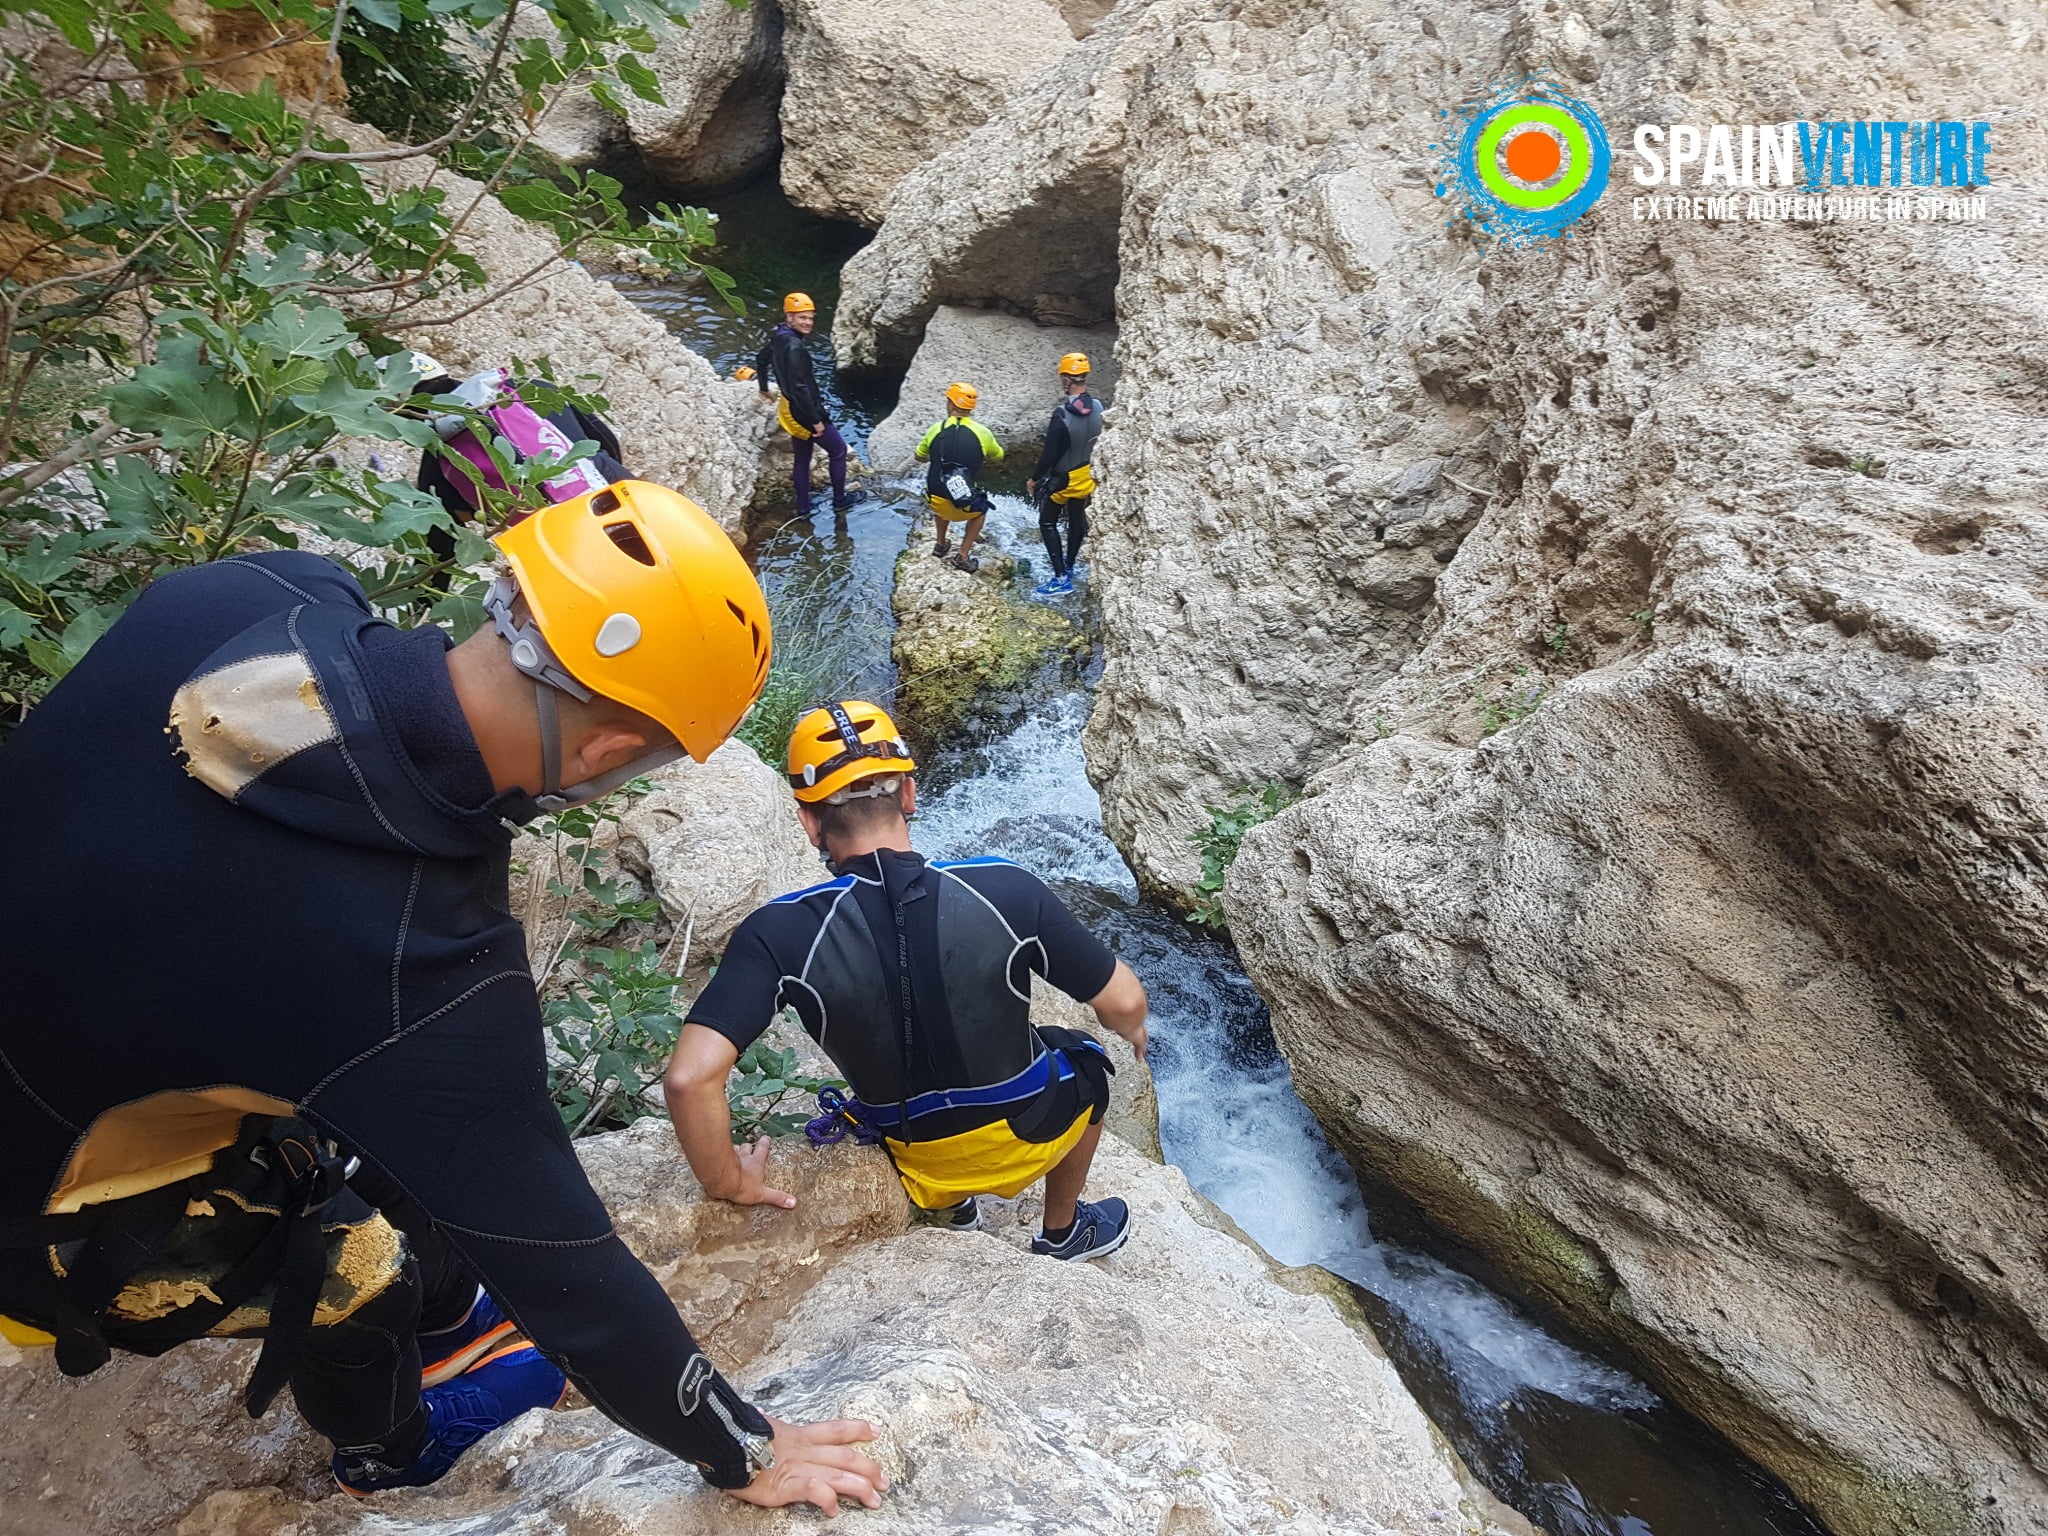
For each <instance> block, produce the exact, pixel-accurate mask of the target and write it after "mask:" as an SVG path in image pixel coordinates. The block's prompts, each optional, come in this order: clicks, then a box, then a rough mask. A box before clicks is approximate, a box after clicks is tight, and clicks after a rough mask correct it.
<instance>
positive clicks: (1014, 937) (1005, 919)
mask: <svg viewBox="0 0 2048 1536" xmlns="http://www.w3.org/2000/svg"><path fill="white" fill-rule="evenodd" d="M939 873H940V874H942V875H944V876H945V877H946V878H947V879H948V880H953V881H956V882H958V884H959V886H960V888H961V889H962V890H965V891H973V892H974V899H975V900H976V901H978V902H980V903H981V904H982V905H983V906H985V907H987V908H988V909H989V911H991V912H993V913H995V915H996V921H997V922H999V923H1001V924H1002V925H1003V932H1005V933H1007V934H1008V935H1009V936H1010V940H1011V942H1012V943H1013V944H1016V945H1019V946H1022V945H1023V944H1025V943H1026V942H1028V941H1027V940H1026V939H1025V938H1024V936H1023V935H1022V934H1020V933H1019V932H1017V929H1016V925H1015V924H1013V923H1012V922H1011V921H1010V918H1009V915H1008V914H1007V913H1006V912H1004V911H1003V909H1002V908H1001V907H999V906H997V905H996V904H995V903H994V902H993V901H990V900H989V899H988V897H987V896H985V895H984V894H983V893H982V892H980V891H978V890H975V887H974V882H973V881H971V880H968V879H966V878H965V877H964V876H961V875H958V874H956V873H954V872H953V871H952V870H951V869H941V870H940V871H939ZM1036 937H1037V935H1036V934H1033V935H1032V938H1036ZM1043 947H1044V946H1043V945H1041V946H1040V948H1041V950H1042V949H1043Z"/></svg>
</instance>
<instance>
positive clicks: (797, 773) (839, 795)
mask: <svg viewBox="0 0 2048 1536" xmlns="http://www.w3.org/2000/svg"><path fill="white" fill-rule="evenodd" d="M788 768H789V787H790V788H791V789H793V790H795V791H796V797H797V799H799V800H801V801H803V802H804V803H805V804H806V805H820V804H830V805H841V804H844V803H845V802H846V801H848V800H861V799H865V798H867V797H868V796H870V795H890V794H894V793H895V792H896V788H897V786H898V785H900V784H901V783H902V782H903V775H904V774H906V773H915V772H916V771H917V761H916V759H915V758H913V757H912V756H911V755H910V748H909V747H908V746H906V745H904V741H903V736H902V733H901V732H899V731H898V730H897V729H896V722H895V721H894V720H891V719H890V718H889V716H888V714H887V713H886V712H885V711H884V710H883V709H882V708H881V707H880V706H879V705H875V704H870V703H868V702H867V701H866V700H864V699H844V700H841V701H840V702H839V703H837V704H821V705H819V706H818V707H817V708H816V709H814V710H812V711H810V713H808V714H806V715H805V716H804V717H803V719H801V720H799V721H797V723H796V729H795V730H794V731H792V732H790V736H789V758H788Z"/></svg>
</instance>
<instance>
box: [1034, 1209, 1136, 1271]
mask: <svg viewBox="0 0 2048 1536" xmlns="http://www.w3.org/2000/svg"><path fill="white" fill-rule="evenodd" d="M1130 1235H1131V1208H1130V1207H1129V1206H1127V1205H1125V1204H1124V1203H1123V1201H1121V1200H1119V1199H1117V1198H1116V1197H1115V1196H1114V1195H1112V1196H1110V1197H1109V1198H1108V1199H1107V1200H1102V1201H1089V1200H1076V1201H1075V1202H1074V1229H1073V1230H1072V1231H1071V1232H1069V1233H1068V1234H1067V1235H1066V1236H1065V1237H1064V1238H1062V1239H1061V1240H1060V1241H1059V1242H1057V1243H1055V1242H1050V1241H1048V1240H1047V1238H1046V1236H1045V1234H1044V1233H1043V1232H1040V1233H1039V1234H1038V1236H1036V1237H1034V1238H1033V1239H1031V1251H1032V1252H1033V1253H1042V1254H1044V1255H1046V1256H1047V1257H1048V1258H1054V1259H1099V1258H1102V1257H1104V1256H1106V1255H1108V1254H1112V1253H1115V1252H1116V1251H1117V1249H1119V1248H1121V1247H1123V1245H1124V1239H1125V1238H1127V1237H1129V1236H1130Z"/></svg>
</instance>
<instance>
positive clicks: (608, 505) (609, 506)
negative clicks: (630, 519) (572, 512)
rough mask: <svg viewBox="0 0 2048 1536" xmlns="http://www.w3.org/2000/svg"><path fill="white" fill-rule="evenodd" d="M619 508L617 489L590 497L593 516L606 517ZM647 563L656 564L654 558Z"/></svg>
mask: <svg viewBox="0 0 2048 1536" xmlns="http://www.w3.org/2000/svg"><path fill="white" fill-rule="evenodd" d="M618 510H619V493H618V492H617V491H612V490H604V491H599V492H598V493H597V494H596V495H595V496H593V497H591V498H590V515H591V516H592V517H604V516H606V515H608V514H609V513H613V512H616V511H618ZM647 563H648V564H649V565H652V564H654V562H653V561H652V560H650V561H648V562H647Z"/></svg>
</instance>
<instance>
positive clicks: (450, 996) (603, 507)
mask: <svg viewBox="0 0 2048 1536" xmlns="http://www.w3.org/2000/svg"><path fill="white" fill-rule="evenodd" d="M496 542H497V545H498V549H499V553H500V555H501V556H502V557H503V559H504V560H505V561H506V565H507V568H506V574H505V575H504V576H503V577H502V578H501V579H500V581H499V582H498V583H497V584H496V586H495V587H494V588H493V589H492V591H491V594H490V596H489V598H487V600H486V609H487V612H488V613H489V615H490V619H491V622H490V623H488V624H486V625H485V627H484V628H482V629H481V630H479V631H478V632H477V634H475V635H474V636H472V637H471V638H470V639H468V640H465V641H464V642H463V643H462V644H460V645H458V646H455V647H454V648H453V649H452V650H451V649H450V647H449V643H448V640H447V637H446V636H445V635H444V634H443V632H442V631H440V630H439V629H436V628H434V627H433V626H431V625H429V626H424V627H422V628H419V629H414V630H410V631H407V630H400V629H397V628H395V627H393V626H392V625H390V624H388V623H386V622H385V621H383V620H381V619H379V618H377V617H376V615H375V614H374V613H373V612H372V610H371V608H370V604H369V602H368V601H367V600H366V599H365V597H364V594H363V591H362V588H361V587H359V586H358V585H357V584H356V582H355V581H354V579H353V578H351V577H350V576H349V575H348V574H347V573H346V572H345V571H343V570H342V569H341V567H339V566H337V565H335V564H333V563H332V562H331V561H328V560H324V559H321V558H320V557H318V556H315V555H311V554H306V553H302V552H299V551H291V550H284V551H276V552H270V553H260V554H247V555H239V556H236V557H234V558H232V559H228V560H222V561H219V562H217V563H215V564H211V565H203V566H198V567H195V568H193V569H190V570H186V571H180V572H177V573H175V574H171V575H166V576H162V577H159V578H158V579H157V580H156V581H155V582H154V583H152V584H151V585H150V587H149V588H148V589H147V590H146V591H144V592H143V593H142V595H141V596H140V597H139V598H137V599H136V601H135V603H134V605H133V606H132V607H131V608H130V609H129V610H128V612H127V613H126V615H124V616H123V617H122V618H121V620H120V621H119V622H118V623H116V624H115V625H114V626H113V628H112V629H110V630H109V631H108V632H107V633H106V635H105V636H103V637H102V638H101V639H100V641H99V642H98V644H96V645H95V646H93V648H92V649H91V651H90V652H89V653H88V654H87V655H86V656H85V658H84V659H83V660H82V661H80V662H79V664H78V665H77V666H76V667H75V668H73V669H72V671H71V672H70V673H69V674H68V675H67V676H66V677H65V678H64V680H63V681H62V682H61V683H59V684H58V685H57V686H56V688H54V689H53V690H51V692H50V694H49V696H48V697H47V698H46V699H45V700H44V701H43V702H42V704H40V705H39V706H38V707H37V708H36V710H35V711H34V713H32V714H31V715H30V716H29V717H28V719H27V721H26V722H24V723H23V724H22V725H21V726H20V727H19V729H17V730H16V731H15V732H14V734H13V736H12V737H11V738H10V739H9V740H8V741H7V742H6V744H5V745H4V746H0V868H5V869H6V870H7V871H9V875H10V878H8V879H7V880H5V881H0V975H4V976H5V977H6V978H7V1006H6V1007H5V1008H4V1009H0V1314H4V1316H5V1318H6V1319H7V1320H8V1321H7V1329H6V1331H7V1333H8V1335H9V1336H10V1337H11V1338H15V1339H17V1340H20V1339H24V1338H27V1339H32V1340H39V1341H42V1342H48V1343H51V1344H53V1345H54V1353H55V1356H56V1362H57V1364H58V1366H59V1367H60V1368H61V1369H62V1370H64V1371H65V1372H67V1373H68V1374H72V1375H80V1374H84V1373H85V1372H87V1371H90V1370H92V1369H94V1368H96V1367H97V1366H98V1365H100V1364H102V1363H104V1362H105V1360H106V1359H107V1358H108V1354H109V1351H110V1350H125V1351H131V1352H135V1353H141V1354H150V1355H153V1354H160V1353H162V1352H163V1351H165V1350H166V1349H168V1348H171V1347H172V1346H174V1345H176V1344H179V1343H182V1342H184V1341H186V1340H189V1339H192V1338H197V1337H200V1336H202V1335H207V1334H211V1335H215V1336H220V1335H235V1334H248V1333H256V1334H260V1335H262V1336H263V1337H264V1340H265V1343H264V1350H263V1353H262V1356H261V1358H260V1360H259V1362H258V1365H257V1368H256V1371H255V1374H254V1376H253V1377H252V1378H251V1382H250V1388H249V1394H248V1401H249V1405H250V1407H251V1409H252V1411H259V1412H260V1411H261V1409H262V1408H263V1407H264V1406H265V1405H267V1403H268V1402H269V1401H270V1399H271V1398H272V1397H273V1396H274V1395H275V1393H276V1392H277V1391H278V1390H279V1388H280V1387H281V1386H283V1385H285V1384H286V1383H289V1385H290V1387H291V1389H292V1394H293V1397H294V1398H295V1400H296V1401H297V1403H298V1407H299V1411H300V1413H301V1414H302V1415H303V1416H304V1418H305V1419H306V1421H307V1422H308V1423H309V1424H310V1425H312V1427H313V1428H314V1429H315V1430H317V1431H318V1432H319V1433H321V1434H322V1435H325V1436H326V1437H327V1438H328V1439H329V1440H331V1441H333V1442H334V1445H335V1454H334V1462H333V1467H334V1474H335V1477H336V1479H337V1481H338V1482H339V1483H340V1484H341V1486H342V1487H343V1488H344V1489H346V1490H348V1491H349V1492H351V1493H356V1494H367V1493H374V1492H376V1491H378V1490H380V1489H386V1488H393V1487H402V1486H414V1485H419V1484H424V1483H430V1482H433V1481H434V1480H436V1479H437V1478H439V1477H440V1476H441V1475H442V1474H444V1473H445V1472H446V1471H447V1470H448V1469H449V1467H450V1466H451V1465H453V1463H454V1462H455V1460H456V1458H457V1457H459V1456H460V1455H461V1453H462V1452H463V1450H464V1449H466V1448H467V1447H468V1446H469V1445H471V1444H473V1443H474V1442H475V1441H476V1440H477V1439H479V1438H480V1437H481V1436H483V1435H484V1434H486V1433H488V1432H489V1431H490V1430H492V1429H495V1428H497V1427H498V1426H499V1425H501V1424H503V1423H505V1422H507V1421H508V1420H510V1419H512V1418H515V1417H517V1416H518V1415H519V1414H520V1413H522V1412H525V1411H527V1410H529V1409H531V1408H536V1407H550V1406H552V1405H554V1403H555V1402H557V1401H558V1400H559V1398H560V1397H561V1395H562V1393H563V1390H564V1387H565V1377H564V1373H565V1372H566V1373H567V1379H568V1380H573V1381H574V1382H575V1383H576V1384H577V1386H579V1387H580V1388H581V1389H582V1391H583V1393H584V1395H585V1396H586V1397H588V1398H589V1399H590V1401H591V1402H592V1403H594V1404H596V1405H597V1406H598V1407H599V1408H600V1409H602V1410H603V1411H604V1412H605V1413H606V1414H608V1415H610V1416H611V1417H612V1418H614V1419H616V1420H617V1421H618V1422H619V1423H621V1424H623V1425H625V1426H626V1427H627V1428H629V1429H631V1430H633V1431H634V1432H635V1433H636V1434H639V1435H642V1436H644V1437H645V1438H647V1439H648V1440H651V1441H653V1442H654V1443H655V1444H657V1445H659V1446H662V1447H663V1448H665V1449H667V1450H669V1451H671V1452H673V1453H674V1454H676V1455H678V1456H681V1457H685V1458H687V1459H689V1460H691V1461H694V1462H696V1463H697V1464H698V1466H699V1467H700V1468H701V1469H702V1470H703V1473H704V1475H705V1477H706V1479H707V1480H708V1481H710V1482H712V1483H714V1484H716V1485H717V1486H718V1487H721V1488H724V1489H727V1490H729V1491H730V1492H732V1493H733V1494H735V1495H736V1496H737V1497H739V1498H741V1499H743V1500H746V1501H747V1502H750V1503H756V1504H764V1505H778V1504H787V1503H792V1502H797V1501H800V1500H806V1499H809V1500H815V1501H816V1502H818V1503H819V1504H820V1505H821V1506H823V1507H826V1508H828V1509H836V1508H837V1504H838V1499H839V1498H841V1497H846V1498H851V1499H855V1500H858V1501H859V1502H861V1503H864V1504H868V1505H874V1504H876V1503H878V1502H879V1499H878V1493H877V1490H878V1489H879V1488H880V1487H882V1486H883V1485H884V1484H883V1479H882V1477H881V1471H880V1468H879V1467H877V1466H876V1465H875V1464H874V1463H873V1462H871V1461H869V1460H868V1459H867V1458H866V1457H864V1456H862V1455H860V1454H859V1453H858V1452H857V1451H855V1450H853V1449H852V1446H851V1442H852V1441H855V1440H857V1439H861V1438H866V1437H867V1436H869V1435H871V1434H872V1430H871V1429H870V1428H869V1427H868V1426H867V1425H865V1424H861V1423H857V1422H850V1421H848V1422H839V1423H835V1424H825V1425H816V1426H811V1427H809V1428H804V1427H799V1426H792V1425H787V1424H780V1423H775V1422H773V1421H771V1420H769V1419H766V1418H764V1417H763V1416H762V1415H761V1414H760V1413H759V1412H758V1411H756V1410H755V1409H754V1408H753V1407H752V1406H750V1405H749V1404H748V1403H747V1402H746V1401H745V1400H744V1399H743V1398H741V1397H740V1396H739V1395H738V1394H737V1393H736V1392H735V1391H734V1390H733V1389H732V1388H731V1387H730V1386H729V1385H727V1383H726V1382H725V1381H724V1379H723V1378H722V1377H721V1376H720V1375H719V1374H718V1372H717V1371H716V1370H714V1369H713V1368H712V1366H711V1363H710V1361H709V1360H707V1359H706V1358H705V1356H704V1355H703V1354H702V1353H701V1352H700V1351H699V1350H698V1348H697V1346H696V1344H695V1343H694V1342H693V1341H692V1339H691V1337H690V1334H689V1331H688V1330H687V1329H686V1328H685V1327H684V1325H683V1322H682V1320H681V1318H679V1317H678V1316H677V1315H676V1309H675V1307H674V1305H673V1304H672V1303H671V1302H670V1301H669V1299H668V1297H667V1296H666V1295H665V1294H664V1293H663V1291H662V1288H661V1286H660V1284H659V1283H658V1282H657V1281H656V1280H655V1279H654V1277H653V1276H652V1275H650V1274H649V1273H648V1272H647V1271H646V1270H645V1269H644V1268H643V1267H642V1266H641V1265H640V1263H639V1261H638V1260H636V1259H635V1258H634V1257H633V1255H632V1254H631V1253H630V1252H628V1251H627V1249H626V1247H625V1245H624V1244H623V1243H621V1242H620V1241H619V1238H618V1236H617V1234H616V1233H615V1232H614V1231H613V1230H612V1225H611V1221H610V1218H609V1217H608V1216H607V1214H606V1212H605V1208H604V1206H603V1205H602V1204H601V1203H600V1202H599V1200H598V1198H597V1196H596V1194H595V1193H594V1192H593V1191H592V1189H591V1187H590V1184H589V1181H588V1180H587V1179H586V1178H585V1177H584V1174H583V1171H582V1168H581V1166H580V1165H579V1164H578V1162H577V1159H576V1154H575V1153H574V1152H573V1151H572V1150H571V1148H570V1144H569V1138H568V1134H567V1132H566V1131H565V1130H564V1128H563V1125H562V1120H561V1116H560V1114H559V1113H558V1111H557V1109H556V1107H555V1105H554V1103H553V1102H552V1100H551V1099H550V1097H549V1094H548V1084H547V1058H546V1055H545V1053H544V1050H543V1038H542V1030H541V1014H540V1006H539V1002H538V1000H537V999H536V997H535V995H534V985H533V977H532V974H531V972H530V971H529V970H528V967H527V960H526V940H525V935H524V934H523V933H522V932H521V931H520V926H519V924H518V922H517V921H516V920H514V919H513V918H512V917H511V915H510V914H509V912H508V911H507V904H506V873H507V860H508V855H509V851H510V845H511V840H512V835H513V833H514V832H515V831H516V830H517V825H516V824H517V823H519V822H523V821H526V820H528V819H530V818H531V817H533V816H535V815H536V814H539V813H540V812H542V811H550V810H555V809H560V808H564V807H566V806H569V805H572V804H579V803H581V802H583V801H585V800H589V799H592V798H595V797H596V796H598V795H600V794H602V793H604V792H606V791H607V790H609V789H611V788H613V787H616V786H617V785H618V784H620V783H621V782H623V781H624V780H625V779H626V778H628V777H630V776H631V775H633V774H635V773H639V772H644V771H646V770H648V769H649V768H651V767H653V766H655V765H658V764H660V763H664V762H668V761H671V760H673V759H674V758H677V757H680V756H681V755H683V754H684V753H685V752H687V753H688V754H689V755H690V756H692V757H694V758H697V759H698V760H700V761H701V760H702V759H703V758H705V757H707V756H709V755H710V753H711V751H712V750H713V749H714V748H715V747H717V746H718V744H719V743H720V742H722V741H723V740H725V738H726V737H727V736H728V735H730V734H731V732H732V730H733V728H734V727H735V726H736V725H737V724H738V722H739V720H740V717H741V716H742V715H743V714H744V713H745V712H746V710H747V708H748V707H749V706H750V705H751V704H752V703H753V701H754V699H755V698H756V697H757V696H758V694H759V693H760V690H761V685H762V682H763V680H764V679H765V678H766V676H767V670H768V656H769V649H768V648H769V630H768V611H767V607H766V604H765V603H764V602H763V600H762V597H761V590H760V587H759V586H758V585H757V584H756V583H755V581H754V579H753V576H752V574H751V573H750V572H749V571H748V570H747V568H746V564H745V562H744V561H743V560H742V559H741V558H740V556H739V553H738V552H737V551H736V550H735V549H734V548H733V546H732V543H731V541H730V540H729V539H727V538H726V536H725V534H724V533H722V532H721V531H720V530H719V528H718V526H717V525H716V524H715V523H713V522H712V521H711V520H710V518H708V517H707V516H705V514H704V513H703V512H702V511H701V510H700V509H699V508H697V507H696V506H695V505H694V504H693V503H691V502H689V501H687V500H685V499H684V498H683V497H681V496H679V495H677V494H676V493H675V492H673V491H668V490H664V489H662V488H661V487H660V486H655V485H649V484H646V483H645V482H638V481H625V482H622V483H620V484H617V485H612V486H607V487H605V488H603V489H601V490H597V491H593V492H591V493H590V494H588V495H586V496H584V497H582V498H579V499H577V500H573V501H566V502H562V503H559V504H556V505H553V506H549V507H546V508H543V509H541V510H540V511H538V512H536V513H534V514H533V515H532V516H531V517H529V518H527V519H525V520H524V521H522V522H520V523H519V524H518V525H516V526H514V527H512V528H509V529H507V530H506V531H505V532H503V533H501V534H500V535H499V536H498V538H497V541H496ZM280 1210H282V1211H283V1212H285V1213H286V1214H285V1215H283V1216H279V1215H277V1214H275V1213H276V1212H278V1211H280ZM479 1280H481V1281H482V1289H481V1292H480V1291H479V1287H478V1283H477V1282H478V1281H479ZM166 1297H171V1298H175V1299H174V1300H173V1302H172V1304H171V1305H170V1306H169V1307H168V1308H166V1306H165V1305H164V1299H165V1298H166ZM515 1330H517V1332H515ZM522 1335H523V1337H522ZM423 1376H424V1378H425V1381H424V1383H423ZM423 1385H424V1390H423Z"/></svg>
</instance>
